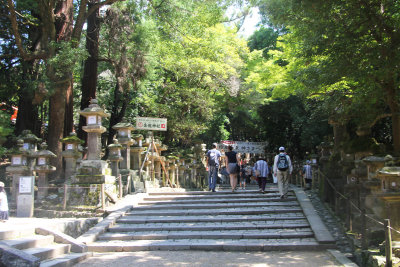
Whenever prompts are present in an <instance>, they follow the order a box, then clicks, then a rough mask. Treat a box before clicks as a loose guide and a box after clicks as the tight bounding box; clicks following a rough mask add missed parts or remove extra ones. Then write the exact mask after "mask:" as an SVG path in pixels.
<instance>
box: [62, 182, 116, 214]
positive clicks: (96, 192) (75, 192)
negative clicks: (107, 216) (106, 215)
mask: <svg viewBox="0 0 400 267" xmlns="http://www.w3.org/2000/svg"><path fill="white" fill-rule="evenodd" d="M112 177H114V176H112ZM105 191H107V192H106V195H110V196H115V197H117V196H118V194H117V186H116V185H115V184H105ZM67 194H68V199H67V207H68V206H93V207H100V206H101V184H79V185H72V187H70V188H68V192H67ZM108 203H110V198H109V197H107V196H106V206H107V205H108Z"/></svg>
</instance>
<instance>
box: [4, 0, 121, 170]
mask: <svg viewBox="0 0 400 267" xmlns="http://www.w3.org/2000/svg"><path fill="white" fill-rule="evenodd" d="M116 1H117V0H104V1H102V2H99V3H98V4H96V5H94V6H92V7H91V8H90V9H88V8H87V3H88V1H87V0H82V1H80V2H79V6H77V7H76V8H75V7H74V1H73V0H65V1H39V2H37V1H29V6H30V8H29V10H28V12H27V13H30V12H32V11H33V10H35V11H37V12H38V20H37V21H35V23H36V24H37V25H38V28H39V29H40V30H39V32H40V34H41V36H40V41H39V44H38V45H37V46H36V47H35V48H34V49H29V45H30V43H26V42H24V40H23V38H22V35H21V31H20V29H21V27H23V25H24V24H21V23H19V22H20V21H18V20H17V16H18V15H17V14H20V13H19V12H17V9H18V8H19V5H17V6H15V5H14V1H12V0H7V4H8V5H7V9H8V15H9V19H10V23H11V29H12V33H13V36H14V40H15V44H16V47H17V48H18V52H19V54H18V57H20V58H21V60H23V61H31V60H35V59H38V60H41V61H42V62H43V63H44V65H43V68H44V69H45V70H44V72H45V77H46V79H47V85H46V87H47V90H48V91H49V94H50V96H49V130H48V138H47V139H48V143H49V149H50V150H52V151H53V152H54V153H55V154H57V155H60V153H61V149H62V147H61V145H62V144H61V143H60V142H59V140H60V139H61V138H62V137H63V134H64V130H67V131H69V130H72V129H70V128H71V126H72V125H71V124H72V123H73V118H72V103H71V101H72V68H73V66H74V63H75V62H76V60H78V59H79V58H80V57H79V55H82V52H81V51H80V50H79V47H78V44H79V41H80V38H81V33H82V29H83V25H84V23H85V21H86V18H87V17H88V16H89V15H90V14H91V13H92V12H94V11H95V10H97V9H98V8H99V7H101V6H104V5H108V4H112V3H114V2H116ZM75 11H76V13H75ZM74 17H75V20H74ZM27 18H28V19H29V17H27ZM66 106H67V110H68V112H67V113H66ZM66 114H67V118H68V119H67V120H65V118H66ZM65 122H67V124H66V126H67V127H66V128H64V124H65ZM53 164H54V165H55V166H56V167H57V170H58V171H61V164H62V158H61V157H57V159H56V161H55V162H54V163H53Z"/></svg>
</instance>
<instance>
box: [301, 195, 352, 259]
mask: <svg viewBox="0 0 400 267" xmlns="http://www.w3.org/2000/svg"><path fill="white" fill-rule="evenodd" d="M304 192H305V193H306V195H307V196H308V197H309V199H310V200H311V202H312V204H313V206H314V208H315V210H316V211H317V213H318V215H319V216H320V217H321V219H322V220H323V221H324V223H325V225H326V227H327V228H328V230H329V232H330V233H331V234H332V236H333V237H334V238H335V240H336V245H337V247H338V249H339V250H340V252H342V253H353V249H352V245H351V243H350V241H349V239H348V238H347V237H346V233H345V232H344V231H343V228H342V226H341V222H340V221H339V219H337V218H336V217H335V216H333V215H332V213H331V212H330V211H329V210H328V209H327V208H326V206H325V204H324V203H322V202H321V200H320V198H319V197H318V194H317V192H315V191H312V190H306V191H304Z"/></svg>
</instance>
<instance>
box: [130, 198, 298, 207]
mask: <svg viewBox="0 0 400 267" xmlns="http://www.w3.org/2000/svg"><path fill="white" fill-rule="evenodd" d="M291 201H297V200H296V198H294V197H291V198H283V199H282V198H280V197H276V198H266V197H264V198H240V202H243V203H268V202H291ZM216 202H217V203H232V199H229V198H227V199H225V198H215V199H195V200H185V199H177V198H175V199H171V200H170V201H145V202H139V203H138V205H139V206H147V205H171V204H175V203H176V204H178V203H179V204H205V203H212V204H215V203H216Z"/></svg>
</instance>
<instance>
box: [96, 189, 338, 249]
mask: <svg viewBox="0 0 400 267" xmlns="http://www.w3.org/2000/svg"><path fill="white" fill-rule="evenodd" d="M266 192H267V193H266V194H261V193H260V192H259V191H258V190H257V188H256V187H248V189H246V190H237V191H236V192H234V193H232V192H230V190H228V189H224V188H219V190H218V191H217V192H204V191H195V192H158V193H149V195H148V196H147V197H145V198H144V199H143V201H141V202H139V203H138V205H135V206H134V207H133V208H132V209H131V210H129V211H128V212H126V213H125V214H124V216H121V217H120V218H118V219H117V220H116V222H115V224H114V225H112V226H111V227H109V228H108V230H107V231H106V232H104V233H102V234H100V235H99V236H98V237H97V240H96V241H95V242H93V243H91V244H89V245H88V250H89V251H92V252H122V251H141V250H213V251H216V250H221V251H271V250H317V249H327V248H334V247H335V242H334V239H333V238H332V237H331V236H330V234H329V232H328V231H327V229H326V227H325V225H323V223H322V221H321V220H320V218H319V217H318V216H317V215H315V214H314V213H312V212H314V211H313V209H312V208H309V207H307V205H308V204H309V203H308V204H307V199H304V196H305V194H304V192H303V195H301V192H297V191H296V190H295V191H290V192H289V197H288V198H286V199H281V198H280V197H279V192H278V191H277V187H276V186H274V185H271V186H268V187H267V189H266ZM298 196H300V197H298ZM299 199H301V201H300V200H299ZM301 202H304V203H303V204H304V205H303V204H302V203H301ZM304 208H306V209H307V212H303V209H304Z"/></svg>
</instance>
